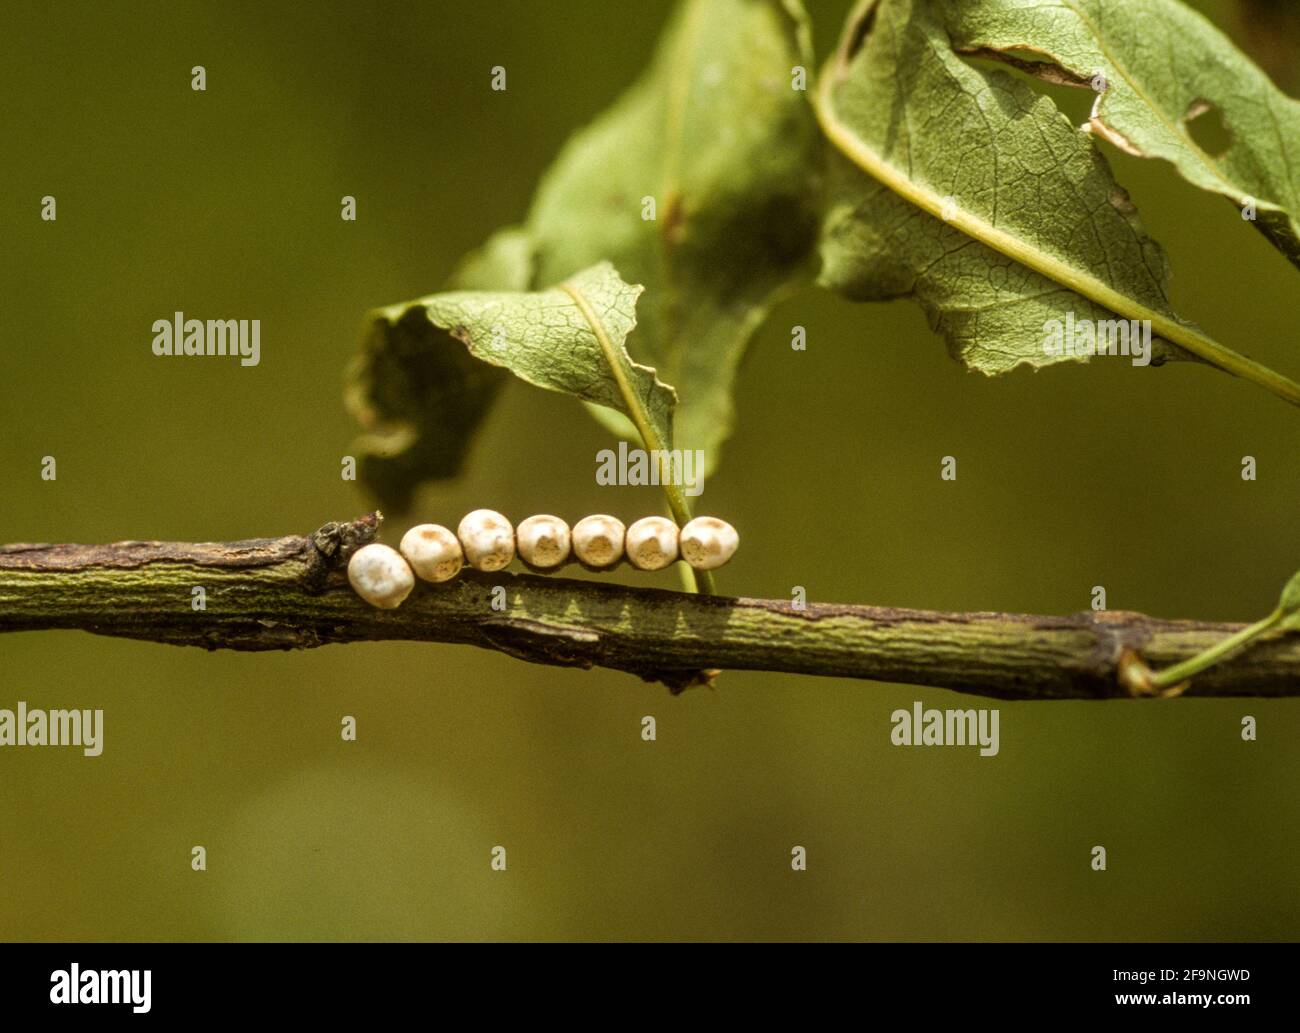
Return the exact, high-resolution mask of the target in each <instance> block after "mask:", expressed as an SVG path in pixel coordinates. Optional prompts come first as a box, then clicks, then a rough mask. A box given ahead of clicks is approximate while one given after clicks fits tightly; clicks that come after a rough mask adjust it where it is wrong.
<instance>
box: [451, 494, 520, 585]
mask: <svg viewBox="0 0 1300 1033" xmlns="http://www.w3.org/2000/svg"><path fill="white" fill-rule="evenodd" d="M456 537H457V538H459V539H460V545H461V548H462V549H463V550H464V551H465V561H466V562H467V563H468V564H469V565H470V566H471V567H473V568H474V569H475V570H487V571H493V570H502V569H504V568H505V567H508V566H510V561H511V560H512V559H514V558H515V529H514V528H513V527H512V526H511V524H510V521H509V520H507V519H506V518H505V517H503V516H502V515H501V514H500V513H497V512H495V511H494V510H491V509H476V510H474V512H472V513H467V514H466V515H465V519H464V520H462V521H461V522H460V526H459V527H458V528H457V529H456Z"/></svg>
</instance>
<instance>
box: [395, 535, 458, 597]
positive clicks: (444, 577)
mask: <svg viewBox="0 0 1300 1033" xmlns="http://www.w3.org/2000/svg"><path fill="white" fill-rule="evenodd" d="M398 548H399V550H400V551H401V553H402V555H403V556H405V557H406V562H407V563H409V564H410V565H411V569H412V570H413V571H415V574H416V576H417V577H420V578H423V579H424V580H425V581H433V582H435V583H437V582H439V581H449V580H450V579H451V578H454V577H455V576H456V575H457V574H459V573H460V568H461V567H462V566H464V564H465V554H464V553H463V552H462V551H461V548H460V541H459V540H458V539H457V538H456V536H455V535H454V534H452V533H451V532H450V531H449V530H447V528H445V527H443V526H441V525H440V524H416V525H415V526H414V527H412V528H411V529H410V530H409V531H407V532H406V534H404V535H402V544H401V545H400V546H398Z"/></svg>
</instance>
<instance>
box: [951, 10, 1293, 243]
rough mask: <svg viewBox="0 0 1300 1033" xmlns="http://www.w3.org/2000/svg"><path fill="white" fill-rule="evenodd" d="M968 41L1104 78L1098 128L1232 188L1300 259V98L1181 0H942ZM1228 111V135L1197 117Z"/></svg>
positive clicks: (1029, 66) (1092, 82)
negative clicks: (1218, 140)
mask: <svg viewBox="0 0 1300 1033" xmlns="http://www.w3.org/2000/svg"><path fill="white" fill-rule="evenodd" d="M943 9H944V16H945V25H946V27H947V30H948V33H949V35H950V36H951V38H952V41H953V45H954V46H955V47H956V48H957V49H958V50H959V51H961V52H963V53H967V54H977V55H979V56H982V57H991V58H996V59H999V60H1002V61H1006V62H1008V63H1010V64H1014V65H1015V66H1017V67H1019V68H1021V69H1022V70H1024V71H1026V72H1029V73H1030V74H1032V75H1036V76H1040V77H1042V78H1043V79H1045V80H1048V81H1051V82H1058V83H1065V84H1067V85H1071V86H1078V87H1081V88H1084V89H1097V90H1098V94H1097V99H1096V101H1095V102H1094V104H1093V108H1092V112H1091V115H1090V117H1089V120H1088V123H1087V127H1088V128H1089V129H1090V130H1091V131H1092V132H1093V133H1095V134H1096V135H1097V136H1098V137H1100V138H1102V139H1104V140H1106V141H1108V142H1109V143H1111V144H1113V145H1114V146H1116V147H1118V148H1120V149H1121V150H1123V151H1125V152H1127V153H1129V154H1134V155H1137V156H1138V157H1143V158H1160V159H1163V160H1164V161H1167V162H1169V163H1170V164H1172V165H1173V166H1174V168H1176V169H1177V170H1178V172H1179V173H1180V174H1181V175H1182V176H1183V178H1185V179H1186V180H1187V181H1188V182H1189V183H1192V184H1194V185H1195V186H1198V187H1200V188H1201V189H1202V190H1207V191H1210V192H1212V193H1217V194H1221V195H1222V196H1224V197H1225V198H1227V199H1228V200H1229V201H1231V202H1232V204H1234V205H1236V206H1237V207H1238V208H1240V209H1243V211H1244V212H1245V214H1246V215H1248V216H1249V215H1253V216H1254V218H1253V219H1252V220H1250V221H1253V223H1254V225H1255V226H1256V227H1257V228H1258V229H1259V230H1260V231H1261V232H1262V233H1263V234H1264V235H1265V236H1266V237H1267V238H1268V239H1269V240H1270V241H1271V242H1272V243H1273V245H1274V246H1275V247H1277V248H1278V250H1280V251H1281V252H1282V253H1283V254H1284V255H1286V257H1287V258H1289V259H1290V260H1291V261H1292V262H1293V263H1295V264H1296V265H1297V266H1300V101H1296V100H1293V99H1292V98H1290V97H1288V96H1287V95H1286V94H1284V93H1283V92H1282V91H1281V90H1279V89H1278V88H1277V87H1276V86H1274V85H1273V83H1272V82H1271V81H1270V80H1269V78H1268V76H1267V75H1265V74H1264V73H1263V72H1262V71H1260V70H1259V69H1258V68H1257V67H1256V66H1255V65H1254V64H1253V63H1252V62H1251V61H1250V59H1249V58H1247V57H1246V56H1245V55H1244V54H1242V53H1241V51H1239V50H1238V49H1237V48H1236V47H1235V46H1234V45H1233V44H1232V42H1231V41H1230V40H1229V39H1228V38H1227V37H1226V36H1224V35H1223V33H1222V32H1220V31H1219V30H1218V29H1217V28H1215V27H1214V26H1213V25H1212V24H1210V22H1209V21H1208V20H1207V19H1206V18H1205V17H1204V16H1202V15H1201V14H1199V13H1197V12H1196V11H1193V10H1191V9H1190V8H1189V7H1187V6H1186V5H1185V4H1183V3H1180V2H1178V0H1123V2H1122V3H1116V2H1114V0H943ZM1198 119H1203V120H1206V121H1209V120H1211V119H1213V120H1216V121H1218V122H1221V124H1222V127H1223V129H1224V130H1225V131H1226V134H1227V140H1226V146H1218V145H1216V144H1215V143H1211V142H1205V137H1204V136H1201V135H1200V134H1198V126H1197V120H1198Z"/></svg>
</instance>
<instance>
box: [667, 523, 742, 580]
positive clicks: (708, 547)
mask: <svg viewBox="0 0 1300 1033" xmlns="http://www.w3.org/2000/svg"><path fill="white" fill-rule="evenodd" d="M739 545H740V535H738V534H737V533H736V529H735V528H734V527H732V526H731V525H730V524H729V523H727V522H726V521H725V520H719V519H718V518H717V517H696V518H695V519H694V520H692V521H691V522H690V523H688V524H687V525H686V526H685V527H683V528H682V533H681V535H680V536H679V539H678V546H679V548H680V549H681V551H682V559H684V560H685V561H686V562H687V563H689V564H690V565H691V566H692V567H694V568H695V569H696V570H716V569H717V568H718V567H720V566H722V565H723V564H724V563H726V562H727V561H728V560H729V559H731V557H732V556H734V555H736V549H737V548H738V547H739Z"/></svg>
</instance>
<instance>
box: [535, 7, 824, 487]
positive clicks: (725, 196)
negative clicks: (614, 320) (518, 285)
mask: <svg viewBox="0 0 1300 1033" xmlns="http://www.w3.org/2000/svg"><path fill="white" fill-rule="evenodd" d="M796 66H799V67H802V68H804V69H805V70H806V72H807V74H808V75H809V76H811V72H812V69H811V57H810V54H809V50H808V41H807V26H806V24H805V22H804V18H803V14H802V9H801V8H800V6H799V5H798V3H796V2H794V0H789V2H778V0H690V2H687V3H684V4H682V5H681V6H680V7H679V9H678V10H677V12H676V14H675V16H674V18H673V20H672V23H671V25H670V27H669V29H668V30H667V32H666V34H665V36H664V38H663V40H662V41H661V43H660V45H659V48H658V51H657V53H656V55H655V58H654V61H653V63H652V65H651V67H650V68H649V70H648V71H647V72H646V74H645V75H644V76H643V77H642V78H641V79H640V80H639V81H638V82H637V83H636V84H635V85H634V86H633V87H632V88H631V89H630V90H629V91H628V92H627V93H626V94H625V95H624V96H623V97H622V98H620V99H619V100H618V101H617V102H616V103H615V104H614V105H613V106H612V107H611V108H610V109H609V110H608V111H607V112H606V113H605V114H604V115H602V116H601V117H600V118H598V119H597V120H596V121H595V122H594V123H593V124H592V125H591V126H589V127H588V128H587V129H585V130H583V131H582V132H580V133H579V134H577V135H576V136H575V137H574V138H573V139H572V140H571V141H570V142H569V144H568V145H567V146H566V147H565V149H564V151H563V152H562V153H561V154H560V156H559V158H558V159H557V160H556V162H555V164H554V166H553V167H552V168H551V169H550V171H549V172H548V173H547V174H546V176H545V178H544V180H543V181H542V184H541V186H540V187H539V190H538V193H537V196H536V199H535V201H534V204H533V208H532V212H531V214H530V215H529V218H528V228H529V230H530V232H531V233H532V234H533V236H534V238H535V239H536V240H537V243H538V262H539V268H538V276H539V278H540V280H541V281H542V282H553V281H556V280H561V279H563V278H564V277H567V276H569V275H571V274H572V273H573V272H574V271H575V270H577V269H581V268H584V267H586V266H588V265H590V264H592V263H594V262H596V261H599V260H601V259H609V260H611V261H613V262H614V264H615V265H616V266H617V267H618V268H619V270H620V271H621V272H622V273H623V274H624V275H625V276H627V277H628V278H629V279H631V280H633V281H635V282H639V283H643V284H645V286H646V295H645V298H644V299H643V301H642V302H641V305H640V308H639V310H638V318H639V321H640V326H639V327H638V329H637V332H636V336H635V338H634V339H633V341H632V348H633V351H634V353H635V354H636V355H637V357H638V358H640V359H641V360H642V361H644V362H646V363H648V364H650V365H652V366H654V367H655V368H656V369H657V370H658V371H659V374H660V376H661V377H663V378H664V380H666V381H667V382H669V383H671V384H673V385H674V386H675V387H676V388H677V391H678V393H679V395H680V404H679V406H678V409H677V417H676V423H675V441H676V444H677V446H678V447H681V448H689V449H697V448H698V449H703V450H704V458H705V465H706V467H708V468H712V467H714V466H716V464H717V461H718V450H719V446H720V444H721V442H722V441H723V440H725V438H726V437H727V436H728V435H729V434H730V431H731V427H732V423H733V409H732V400H731V394H732V386H733V383H734V379H735V372H736V367H737V364H738V363H739V362H740V359H741V357H742V356H743V354H744V351H745V348H746V346H747V345H748V343H749V340H750V337H751V336H752V335H753V333H754V330H755V329H756V328H757V326H758V325H759V324H760V323H761V322H762V320H763V318H764V317H765V316H766V314H767V312H768V311H769V309H770V307H771V305H772V304H773V303H774V301H775V300H776V298H777V297H778V296H779V295H780V293H781V291H782V290H783V289H784V288H786V287H787V286H788V285H789V284H790V283H791V282H792V280H793V279H794V278H795V277H796V276H797V275H799V273H800V272H801V271H803V270H804V269H805V267H806V265H807V263H808V260H809V258H810V256H811V253H812V250H813V246H814V244H815V239H816V228H817V225H816V224H817V220H816V214H815V210H814V207H813V194H814V189H815V187H816V183H817V176H818V168H819V164H820V155H821V150H822V144H821V141H820V139H819V135H818V132H817V126H816V123H815V121H814V119H813V116H812V111H811V107H810V105H809V104H808V99H807V98H808V95H807V93H806V92H804V91H801V90H799V89H795V88H794V85H795V79H794V76H793V75H792V73H793V71H794V69H795V68H796ZM809 86H810V88H811V84H809ZM650 202H653V205H654V218H653V219H652V220H651V219H646V218H643V214H645V213H647V212H648V209H649V203H650ZM596 415H597V416H598V417H600V418H602V420H604V422H605V423H606V424H607V425H609V426H610V427H611V428H612V429H613V430H614V431H615V432H617V433H621V434H624V435H628V434H629V433H630V428H629V427H628V426H627V423H626V421H624V420H621V419H617V418H614V419H611V418H610V414H609V410H597V411H596Z"/></svg>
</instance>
